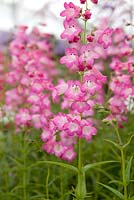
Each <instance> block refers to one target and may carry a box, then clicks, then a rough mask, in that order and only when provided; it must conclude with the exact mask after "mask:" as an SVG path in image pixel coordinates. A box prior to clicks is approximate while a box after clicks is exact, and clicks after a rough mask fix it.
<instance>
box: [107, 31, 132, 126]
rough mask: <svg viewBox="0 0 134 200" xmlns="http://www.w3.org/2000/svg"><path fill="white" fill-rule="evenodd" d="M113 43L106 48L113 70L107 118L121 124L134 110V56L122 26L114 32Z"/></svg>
mask: <svg viewBox="0 0 134 200" xmlns="http://www.w3.org/2000/svg"><path fill="white" fill-rule="evenodd" d="M111 39H112V45H111V46H110V47H109V48H108V49H106V57H107V62H109V67H110V69H111V70H112V71H111V79H110V82H109V83H108V84H109V85H108V87H109V89H110V90H111V91H112V96H111V97H110V99H109V100H108V103H109V110H110V114H109V116H107V118H106V119H107V120H112V119H114V120H116V121H117V122H118V124H119V126H120V127H121V126H122V122H123V121H127V117H126V114H127V113H128V111H130V112H133V107H134V101H133V95H134V82H133V79H134V68H133V66H134V56H133V50H132V46H131V40H130V38H128V37H127V35H126V33H125V32H124V31H123V29H121V28H116V29H115V30H114V32H113V34H112V37H111Z"/></svg>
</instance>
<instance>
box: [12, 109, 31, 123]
mask: <svg viewBox="0 0 134 200" xmlns="http://www.w3.org/2000/svg"><path fill="white" fill-rule="evenodd" d="M31 119H32V118H31V116H30V113H29V110H28V109H26V108H25V109H20V110H19V112H18V114H17V115H16V116H15V122H16V124H17V125H20V126H21V125H27V124H28V123H29V122H30V120H31Z"/></svg>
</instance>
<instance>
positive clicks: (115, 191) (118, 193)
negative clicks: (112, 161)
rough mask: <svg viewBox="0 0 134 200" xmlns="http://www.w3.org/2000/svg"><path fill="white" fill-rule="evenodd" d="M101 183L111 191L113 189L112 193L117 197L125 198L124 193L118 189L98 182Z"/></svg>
mask: <svg viewBox="0 0 134 200" xmlns="http://www.w3.org/2000/svg"><path fill="white" fill-rule="evenodd" d="M98 184H100V185H102V186H103V187H105V188H106V189H108V190H109V191H111V192H112V193H114V194H115V195H116V196H117V197H119V198H120V199H122V200H123V199H124V197H123V194H121V193H120V192H119V191H118V190H116V189H114V188H112V187H110V186H108V185H104V184H103V183H98Z"/></svg>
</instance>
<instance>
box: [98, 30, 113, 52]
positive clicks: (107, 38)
mask: <svg viewBox="0 0 134 200" xmlns="http://www.w3.org/2000/svg"><path fill="white" fill-rule="evenodd" d="M112 34H113V29H111V28H106V29H105V30H103V31H102V33H101V34H100V36H99V37H98V43H99V44H102V45H103V47H104V49H106V48H108V47H109V46H110V45H112V38H111V36H112Z"/></svg>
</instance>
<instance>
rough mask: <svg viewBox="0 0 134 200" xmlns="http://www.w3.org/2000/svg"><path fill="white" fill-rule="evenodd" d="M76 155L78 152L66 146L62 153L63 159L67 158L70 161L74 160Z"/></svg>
mask: <svg viewBox="0 0 134 200" xmlns="http://www.w3.org/2000/svg"><path fill="white" fill-rule="evenodd" d="M75 157H76V153H75V151H74V149H73V148H72V147H70V148H66V150H65V151H64V153H63V155H62V159H63V160H67V161H68V162H72V161H73V160H74V158H75Z"/></svg>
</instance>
